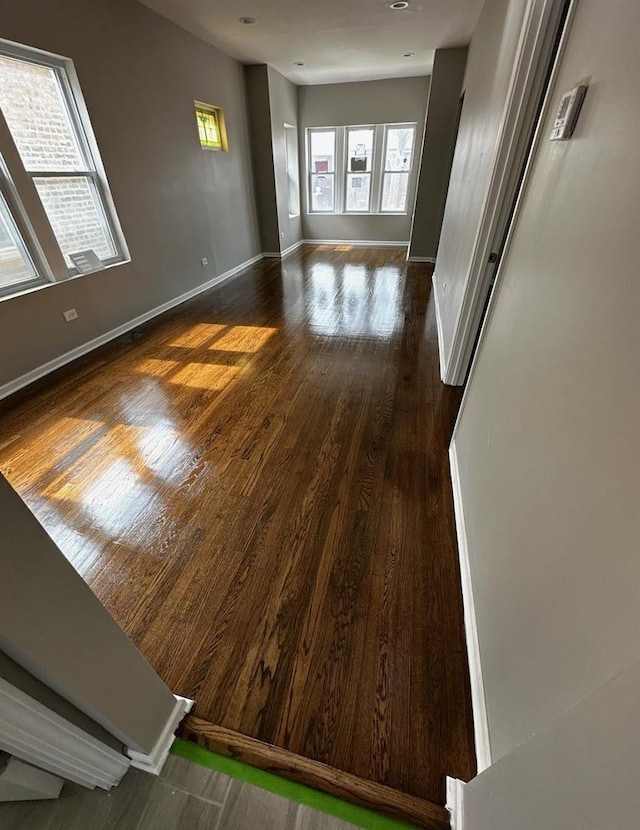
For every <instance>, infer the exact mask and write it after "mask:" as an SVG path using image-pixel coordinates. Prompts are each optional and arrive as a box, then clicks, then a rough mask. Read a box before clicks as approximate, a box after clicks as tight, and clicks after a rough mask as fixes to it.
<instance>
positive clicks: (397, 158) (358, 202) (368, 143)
mask: <svg viewBox="0 0 640 830" xmlns="http://www.w3.org/2000/svg"><path fill="white" fill-rule="evenodd" d="M415 132H416V125H415V124H372V125H365V126H348V127H313V128H310V129H308V130H307V172H308V176H307V180H308V181H307V184H308V200H307V204H308V210H309V212H310V213H365V214H369V213H397V214H403V213H407V211H408V204H409V198H410V195H411V191H412V184H413V179H414V178H415V176H414V175H413V174H414V144H415ZM336 171H339V173H340V175H338V173H337V172H336Z"/></svg>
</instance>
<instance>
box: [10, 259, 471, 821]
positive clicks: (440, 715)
mask: <svg viewBox="0 0 640 830" xmlns="http://www.w3.org/2000/svg"><path fill="white" fill-rule="evenodd" d="M430 292H431V279H430V266H425V265H420V264H407V263H406V262H405V261H404V252H402V251H399V250H379V249H378V250H372V249H350V248H349V247H348V246H342V247H340V248H337V249H335V248H329V247H316V248H311V247H306V248H303V249H300V251H299V252H297V253H296V254H293V255H291V256H290V257H288V258H287V259H286V260H284V261H283V262H282V263H280V261H278V260H270V261H264V262H262V263H259V264H257V265H255V266H253V267H252V268H250V269H248V270H247V271H246V272H244V273H243V274H241V275H240V276H238V277H236V278H235V279H234V280H233V281H232V282H230V283H228V284H226V285H223V286H221V287H219V288H217V289H214V290H213V291H211V292H209V293H207V294H204V295H201V296H200V297H199V298H197V299H195V300H193V301H191V302H190V303H188V304H185V305H183V306H180V307H179V308H178V309H177V310H175V311H174V312H171V313H169V314H167V315H164V316H163V317H161V318H158V319H157V320H156V321H153V322H152V323H149V324H147V325H146V326H144V327H143V328H142V329H140V330H139V335H140V336H139V337H138V336H137V335H136V336H135V337H126V338H124V339H122V340H120V341H118V342H115V343H114V344H113V345H110V346H107V347H104V348H103V349H101V350H100V351H99V352H97V353H94V354H93V355H92V356H89V357H88V358H86V359H83V360H82V361H79V362H78V363H76V364H74V365H73V366H72V367H71V368H70V369H66V370H63V371H62V372H61V373H59V374H58V376H57V377H56V378H54V379H51V380H48V381H46V382H43V383H41V384H40V385H39V386H38V387H37V388H36V389H35V390H33V389H32V390H30V392H29V395H28V396H27V397H25V398H24V400H21V401H20V400H18V401H17V402H16V403H15V405H13V406H12V407H10V408H9V409H7V411H5V412H4V413H3V414H2V415H0V428H1V431H2V432H1V436H0V470H1V471H2V472H3V473H4V474H5V475H6V477H7V478H8V479H9V481H10V482H11V483H12V484H13V486H14V487H15V488H16V489H17V490H18V491H19V492H20V494H21V495H22V496H23V498H24V499H25V501H26V502H27V503H28V505H29V506H30V507H31V509H32V510H33V511H34V513H35V514H36V515H37V517H38V518H39V519H40V521H41V522H42V523H43V524H44V526H45V527H46V529H47V530H48V531H49V533H50V534H51V535H52V536H53V538H54V539H55V540H56V542H57V543H58V545H59V546H60V548H61V549H62V550H63V551H64V553H65V554H66V556H67V557H68V558H69V560H70V561H71V562H72V563H73V565H74V566H75V567H76V569H77V570H78V571H79V572H80V573H81V574H82V576H83V577H84V578H85V580H86V581H87V582H88V584H89V585H90V586H91V588H92V589H93V590H94V592H95V593H96V594H97V596H98V597H99V598H100V599H101V600H102V602H103V603H104V604H105V605H106V606H107V608H108V609H109V610H110V612H111V613H112V614H113V616H114V617H115V618H116V620H117V621H118V622H119V623H120V625H121V626H122V627H123V628H124V630H125V631H126V632H127V633H128V634H129V635H130V636H131V637H132V639H133V640H134V642H135V643H136V644H137V645H138V647H139V648H140V649H141V651H142V652H143V653H144V655H145V656H146V657H147V659H148V660H149V661H150V662H151V664H152V665H153V666H154V667H155V669H156V670H157V671H158V672H159V674H160V675H161V676H162V677H163V679H164V680H165V681H166V683H167V684H168V685H169V686H170V688H171V689H172V691H174V692H176V693H179V694H182V695H185V696H188V697H193V698H195V700H196V707H195V710H194V715H195V717H196V718H198V719H201V720H203V721H207V722H208V723H209V724H213V725H214V726H216V727H220V728H222V729H225V730H230V731H233V732H236V733H240V734H241V735H245V736H248V737H250V738H253V739H256V740H257V741H261V742H263V743H266V744H273V745H274V746H275V747H278V748H280V749H283V750H288V751H289V752H292V753H295V754H297V755H300V756H304V757H305V758H308V759H312V760H314V761H318V762H321V763H322V764H325V765H329V766H330V767H333V768H335V769H337V770H342V771H344V772H346V773H349V774H350V775H352V776H357V777H359V778H362V779H365V781H369V782H377V783H379V784H381V785H385V786H387V787H391V788H394V789H396V790H399V791H401V792H402V793H406V794H408V795H409V796H412V797H414V798H418V799H423V800H427V801H431V802H433V803H434V804H437V805H442V804H443V803H444V777H445V775H451V776H454V777H458V778H462V779H468V778H470V777H471V776H472V775H473V774H474V772H475V758H474V751H473V737H472V735H473V729H472V719H471V707H470V692H469V680H468V673H467V666H466V652H465V644H464V635H463V615H462V599H461V590H460V578H459V572H458V564H457V555H456V547H455V532H454V522H453V510H452V500H451V491H450V482H449V473H448V458H447V446H448V442H449V438H450V434H451V430H452V427H453V421H454V418H455V415H456V412H457V409H458V406H459V400H460V393H459V391H458V390H455V389H451V388H446V387H444V386H443V385H442V384H441V383H440V381H439V371H438V346H437V335H436V327H435V318H434V309H433V301H432V299H431V293H430Z"/></svg>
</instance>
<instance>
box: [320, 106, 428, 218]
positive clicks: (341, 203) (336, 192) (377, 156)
mask: <svg viewBox="0 0 640 830" xmlns="http://www.w3.org/2000/svg"><path fill="white" fill-rule="evenodd" d="M398 127H412V128H413V131H414V136H413V144H412V148H411V163H410V164H409V170H408V171H407V172H408V173H409V185H408V187H407V197H406V200H405V205H404V208H403V209H402V210H385V211H383V210H382V185H383V181H384V174H385V172H393V171H386V170H385V169H384V161H385V158H386V148H387V137H388V133H389V130H391V129H394V128H398ZM417 128H418V125H417V123H416V122H415V121H399V122H394V123H389V124H344V125H341V126H335V127H307V128H306V129H305V170H306V183H307V185H306V190H307V192H306V194H305V195H306V213H307V214H309V215H312V216H407V215H408V213H409V205H410V204H411V202H412V196H413V191H414V188H415V179H416V170H415V159H416V136H417ZM367 129H369V130H370V129H373V130H374V136H373V153H372V165H371V173H370V174H369V175H371V187H370V192H369V210H368V211H362V210H347V206H346V190H347V188H346V183H347V174H348V172H349V171H348V170H347V152H348V134H349V130H367ZM320 132H335V137H336V138H335V156H334V167H335V170H334V172H333V173H332V174H331V173H330V174H329V175H333V176H334V187H333V196H334V209H333V210H314V209H313V208H312V193H311V177H312V175H314V173H313V171H312V170H311V135H312V133H320ZM397 172H402V171H397Z"/></svg>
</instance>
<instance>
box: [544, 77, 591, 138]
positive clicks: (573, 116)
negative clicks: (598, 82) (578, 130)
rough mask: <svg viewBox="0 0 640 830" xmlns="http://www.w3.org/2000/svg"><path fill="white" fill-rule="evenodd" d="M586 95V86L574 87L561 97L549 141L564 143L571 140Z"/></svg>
mask: <svg viewBox="0 0 640 830" xmlns="http://www.w3.org/2000/svg"><path fill="white" fill-rule="evenodd" d="M586 93H587V87H586V86H576V87H574V88H573V89H570V90H569V92H565V94H564V95H563V96H562V100H561V101H560V106H559V108H558V114H557V115H556V120H555V123H554V125H553V130H551V141H566V140H567V139H568V138H571V135H572V134H573V131H574V129H575V126H576V123H577V121H578V116H579V115H580V107H581V106H582V102H583V101H584V96H585V95H586Z"/></svg>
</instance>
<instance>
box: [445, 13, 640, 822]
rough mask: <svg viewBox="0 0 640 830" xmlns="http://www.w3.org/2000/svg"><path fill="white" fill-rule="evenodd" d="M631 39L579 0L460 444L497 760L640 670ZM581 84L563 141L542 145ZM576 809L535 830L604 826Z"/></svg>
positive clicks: (627, 17) (639, 335)
mask: <svg viewBox="0 0 640 830" xmlns="http://www.w3.org/2000/svg"><path fill="white" fill-rule="evenodd" d="M639 36H640V5H639V4H637V3H629V2H628V0H610V1H609V2H608V3H602V2H599V0H579V3H578V5H577V12H576V15H575V19H574V21H573V23H572V27H571V30H570V34H569V38H568V42H567V49H566V52H565V54H564V57H563V60H562V64H561V68H560V73H559V77H558V80H557V83H556V84H555V86H554V88H553V93H552V102H551V104H552V105H551V108H550V111H549V112H548V114H547V116H546V120H545V123H544V127H543V134H542V141H541V142H540V144H539V146H538V149H537V150H536V153H535V157H534V160H533V163H532V168H531V176H530V180H529V182H528V184H527V187H526V190H525V193H524V196H523V198H522V202H521V207H520V211H519V215H518V217H517V223H516V227H515V232H514V234H513V237H512V240H511V244H510V247H509V249H508V250H507V252H506V254H505V257H504V260H503V264H502V268H501V272H500V275H499V277H498V284H497V288H496V291H495V294H494V298H493V301H492V305H491V309H490V313H489V319H488V323H487V325H486V328H485V331H484V334H483V337H482V340H481V343H480V346H479V351H478V356H477V362H476V364H475V367H474V369H473V372H472V375H471V378H470V380H469V383H468V388H467V392H466V396H465V399H464V402H463V407H462V413H461V417H460V420H459V424H458V426H457V429H456V432H455V435H454V443H455V447H456V452H457V455H458V459H459V472H460V484H461V493H462V503H463V508H464V513H465V519H466V527H467V535H468V539H467V542H468V549H469V557H470V566H471V576H472V583H473V593H474V598H475V605H476V613H477V623H478V635H479V645H480V652H481V659H482V669H483V677H484V685H485V696H486V703H487V709H488V720H489V732H490V739H491V745H492V750H493V756H494V760H495V759H500V758H503V757H504V756H506V755H507V753H509V752H510V751H511V750H513V749H514V748H515V747H518V746H519V745H521V744H523V743H525V742H526V741H527V740H529V739H530V737H531V736H532V735H533V734H534V733H538V732H539V731H540V730H542V729H544V728H545V725H546V724H549V723H550V722H551V721H552V720H553V719H554V718H558V717H561V716H562V715H563V714H564V713H566V712H568V711H569V710H570V709H571V708H572V707H574V706H576V704H578V703H579V702H580V701H582V700H583V699H585V698H586V697H587V696H589V695H591V694H593V693H594V691H595V690H596V689H598V688H600V687H601V686H603V684H605V683H607V681H609V680H610V678H612V677H613V676H615V675H616V674H618V673H619V672H621V671H622V670H624V669H626V668H627V667H628V666H630V665H631V664H632V663H634V662H635V661H638V660H639V659H640V637H639V636H638V633H639V632H640V602H639V601H638V586H639V585H640V556H639V555H638V540H639V539H640V509H639V505H640V484H639V481H640V479H639V477H638V469H640V442H639V441H638V432H639V428H638V423H639V416H638V413H639V408H640V387H639V384H638V380H637V378H638V355H640V326H639V325H638V308H640V279H638V233H639V229H640V199H639V194H640V166H639V165H638V164H637V158H638V133H637V132H636V130H637V128H639V127H640V97H639V96H638V88H639V87H640V61H639V60H638V38H639ZM581 82H582V83H588V84H589V91H588V93H587V97H586V100H585V104H584V107H583V111H582V114H581V117H580V121H579V123H578V127H577V130H576V133H575V135H574V137H573V139H572V140H571V141H568V142H550V141H549V140H548V134H549V132H550V130H551V124H552V121H553V118H554V115H555V110H556V109H557V106H558V103H559V100H560V98H561V95H562V93H563V92H564V91H566V90H568V89H570V88H572V87H573V86H575V85H576V84H578V83H581ZM637 688H638V687H637V683H636V689H637ZM636 699H637V698H636ZM627 724H628V726H629V730H628V732H627V733H624V730H622V729H621V728H620V741H621V742H622V743H621V744H620V746H619V751H620V753H623V752H626V751H627V747H628V742H633V745H634V746H635V747H636V749H637V746H638V734H637V731H636V732H634V731H633V730H636V729H637V724H635V723H632V722H631V721H629V720H628V721H627ZM592 726H593V728H594V729H595V728H596V724H595V723H594V724H592V723H591V721H589V720H587V721H585V722H584V729H585V730H589V729H591V727H592ZM611 728H612V729H614V728H616V729H618V727H617V726H614V725H612V726H611ZM623 733H624V734H623ZM597 734H598V733H594V735H597ZM586 739H587V736H586V735H585V740H586ZM553 740H554V741H555V740H556V739H555V738H553ZM597 743H598V742H597V741H596V742H595V743H594V745H595V746H597ZM552 744H553V741H551V742H550V743H548V744H547V745H546V749H545V750H544V752H545V753H546V755H544V756H543V755H541V756H539V758H540V759H542V758H544V759H546V760H545V761H544V763H543V762H542V760H540V761H539V763H538V766H537V767H536V770H537V772H536V773H535V774H536V775H538V777H537V778H535V777H530V778H529V779H528V780H526V781H525V780H524V779H522V780H520V783H519V784H518V786H519V787H522V788H527V791H528V788H530V787H531V788H537V789H538V790H539V795H540V797H541V798H542V799H544V800H547V801H548V800H549V799H548V796H547V793H546V786H547V785H546V783H545V782H546V781H547V779H548V778H549V777H550V776H551V775H552V773H553V774H555V775H557V776H559V777H564V778H565V779H566V778H568V777H570V776H572V775H573V772H572V770H573V767H572V766H569V768H567V766H566V764H567V763H568V762H569V759H568V758H567V757H564V756H559V755H558V756H556V755H554V751H553V750H552ZM523 751H524V750H523ZM612 752H613V750H612ZM508 757H509V758H511V757H515V756H508ZM598 764H599V759H598V755H597V751H596V750H595V749H594V752H593V757H592V766H591V767H583V768H582V771H581V772H580V774H581V775H582V778H581V781H582V785H581V786H582V787H583V793H584V795H585V797H587V796H589V798H590V795H589V789H590V787H591V786H592V783H593V782H592V778H593V779H595V778H597V776H598V775H599V774H600V772H601V768H600V767H599V766H598ZM545 765H549V766H550V769H549V770H545V769H544V768H545ZM501 768H502V769H503V770H508V769H509V765H508V764H505V765H503V766H502V767H501ZM524 769H525V768H524V767H522V770H523V771H522V775H525V772H524ZM589 770H590V771H589ZM496 774H497V773H496ZM614 774H615V769H614V767H611V769H610V770H609V772H607V775H608V776H609V779H608V780H609V781H610V783H611V786H612V787H613V786H614V785H615V780H614ZM527 775H529V773H527ZM531 775H533V773H531ZM513 786H515V785H513ZM631 797H632V794H631V793H630V794H629V798H631ZM589 803H591V802H589ZM578 806H579V805H578V804H577V803H576V814H575V818H572V819H571V821H567V822H566V823H565V824H556V823H554V824H552V823H545V824H544V826H545V827H551V826H554V827H555V826H558V827H560V826H562V827H563V830H570V828H571V829H572V828H574V827H575V828H576V830H578V828H580V830H584V828H585V827H587V826H588V827H591V826H593V827H596V826H598V827H600V826H605V825H604V824H600V825H599V824H597V822H593V821H591V823H589V824H585V823H584V821H581V820H580V819H581V818H584V816H583V813H582V812H581V811H580V809H578ZM548 809H549V811H550V812H552V811H553V804H551V803H550V804H548ZM625 822H626V823H625ZM605 824H606V826H609V827H616V828H618V827H627V826H629V827H630V826H631V824H630V823H629V822H628V821H626V820H625V821H622V820H621V821H620V822H619V823H616V822H615V821H614V822H613V823H611V822H610V821H609V822H608V823H605ZM637 824H638V816H637V815H636V819H635V825H634V826H637ZM541 826H543V825H542V824H541V823H538V824H536V823H535V821H533V820H531V821H530V822H529V823H525V822H523V823H519V822H512V823H510V824H508V823H506V822H503V823H494V824H491V823H486V824H483V823H478V824H477V825H476V824H474V823H473V822H471V823H469V824H468V827H470V828H471V830H476V827H477V828H483V830H484V828H485V827H486V828H489V827H491V828H492V830H501V828H503V827H504V828H507V827H518V828H519V830H521V828H528V827H531V828H533V827H536V828H538V827H541Z"/></svg>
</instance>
